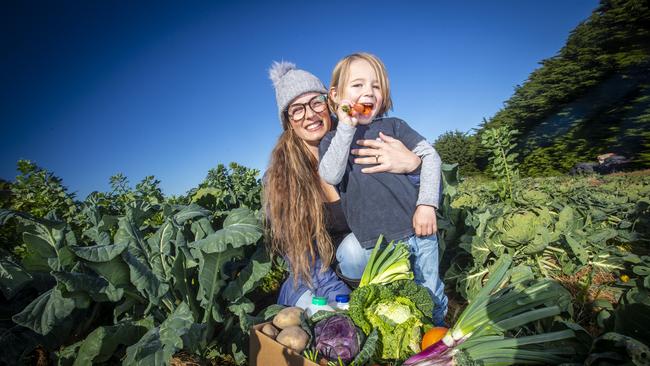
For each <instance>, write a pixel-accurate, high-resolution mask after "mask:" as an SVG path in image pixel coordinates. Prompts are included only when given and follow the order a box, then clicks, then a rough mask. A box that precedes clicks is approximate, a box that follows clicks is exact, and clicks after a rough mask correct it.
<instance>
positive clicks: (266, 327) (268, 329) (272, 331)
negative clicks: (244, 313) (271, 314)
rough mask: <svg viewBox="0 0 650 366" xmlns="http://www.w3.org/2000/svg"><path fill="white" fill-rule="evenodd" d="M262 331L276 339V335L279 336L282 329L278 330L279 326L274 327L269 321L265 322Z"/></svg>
mask: <svg viewBox="0 0 650 366" xmlns="http://www.w3.org/2000/svg"><path fill="white" fill-rule="evenodd" d="M262 333H264V334H266V335H267V336H269V337H271V338H273V339H275V337H277V336H278V333H280V331H279V330H278V328H276V327H274V326H273V325H271V324H270V323H267V324H264V326H263V327H262Z"/></svg>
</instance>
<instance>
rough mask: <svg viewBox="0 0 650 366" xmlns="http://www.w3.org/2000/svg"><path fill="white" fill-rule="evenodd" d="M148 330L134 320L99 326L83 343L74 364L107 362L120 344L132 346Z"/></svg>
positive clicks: (79, 365) (81, 365)
mask: <svg viewBox="0 0 650 366" xmlns="http://www.w3.org/2000/svg"><path fill="white" fill-rule="evenodd" d="M146 332H147V328H146V327H144V326H141V325H137V324H135V323H133V322H123V323H118V324H116V325H113V326H103V327H98V328H96V329H95V330H93V331H92V332H91V333H90V334H89V335H88V336H87V337H86V339H84V340H83V342H82V343H81V347H79V351H78V352H77V357H76V359H75V361H74V366H83V365H95V364H97V363H101V362H107V361H109V360H110V358H111V357H112V356H113V354H114V353H115V351H116V350H117V349H118V347H119V346H120V345H125V346H130V345H132V344H134V343H136V342H137V341H138V340H139V339H140V338H142V336H144V335H145V333H146Z"/></svg>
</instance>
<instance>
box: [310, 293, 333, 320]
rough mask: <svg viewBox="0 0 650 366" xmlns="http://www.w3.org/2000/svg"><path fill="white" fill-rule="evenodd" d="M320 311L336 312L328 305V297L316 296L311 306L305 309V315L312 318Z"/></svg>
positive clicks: (312, 299)
mask: <svg viewBox="0 0 650 366" xmlns="http://www.w3.org/2000/svg"><path fill="white" fill-rule="evenodd" d="M320 310H325V311H332V312H333V311H334V308H332V307H331V306H329V305H327V297H320V296H314V297H312V298H311V304H309V305H307V308H306V309H305V315H306V316H307V317H309V318H311V316H312V315H314V314H316V313H317V312H318V311H320Z"/></svg>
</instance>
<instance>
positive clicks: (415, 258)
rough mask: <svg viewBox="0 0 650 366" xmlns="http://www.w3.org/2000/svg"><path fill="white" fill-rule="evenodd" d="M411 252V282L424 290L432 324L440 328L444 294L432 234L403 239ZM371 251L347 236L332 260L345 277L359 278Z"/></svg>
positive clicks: (443, 312) (442, 321)
mask: <svg viewBox="0 0 650 366" xmlns="http://www.w3.org/2000/svg"><path fill="white" fill-rule="evenodd" d="M404 241H405V242H406V244H407V245H408V247H409V251H410V252H411V257H410V259H411V268H412V269H413V275H414V277H415V283H417V284H419V285H422V286H424V287H426V288H427V289H428V290H429V293H430V294H431V298H432V299H433V303H434V305H435V307H434V309H433V314H432V316H433V324H434V325H436V326H442V325H444V324H445V323H444V320H445V315H446V314H447V302H448V300H447V295H445V285H444V284H443V283H442V280H441V279H440V274H439V273H438V263H439V258H438V237H437V236H436V234H433V235H431V236H425V237H417V236H411V237H408V238H406V239H404ZM371 252H372V248H370V249H366V248H363V247H361V245H360V244H359V241H357V239H356V238H355V237H354V234H350V235H348V236H347V237H345V239H343V241H342V242H341V244H340V245H339V247H338V249H337V250H336V259H337V260H338V261H339V266H340V268H341V273H342V274H343V275H344V276H346V277H349V278H353V279H356V278H361V275H362V274H363V270H364V268H365V267H366V264H367V263H368V259H369V258H370V253H371Z"/></svg>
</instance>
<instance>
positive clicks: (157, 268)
mask: <svg viewBox="0 0 650 366" xmlns="http://www.w3.org/2000/svg"><path fill="white" fill-rule="evenodd" d="M177 231H178V230H177V228H176V227H175V226H174V225H173V224H172V223H171V222H170V221H167V222H165V223H163V224H162V226H160V228H159V229H158V230H157V231H156V233H155V234H154V235H153V236H152V237H150V238H149V239H148V240H147V244H148V245H149V253H151V254H152V255H150V257H149V265H150V266H151V270H152V271H153V272H154V273H155V274H156V276H157V277H158V278H160V279H165V280H170V279H171V278H170V271H171V264H170V263H168V262H167V261H168V260H170V257H171V252H172V246H173V244H172V240H173V239H175V238H176V233H177Z"/></svg>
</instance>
